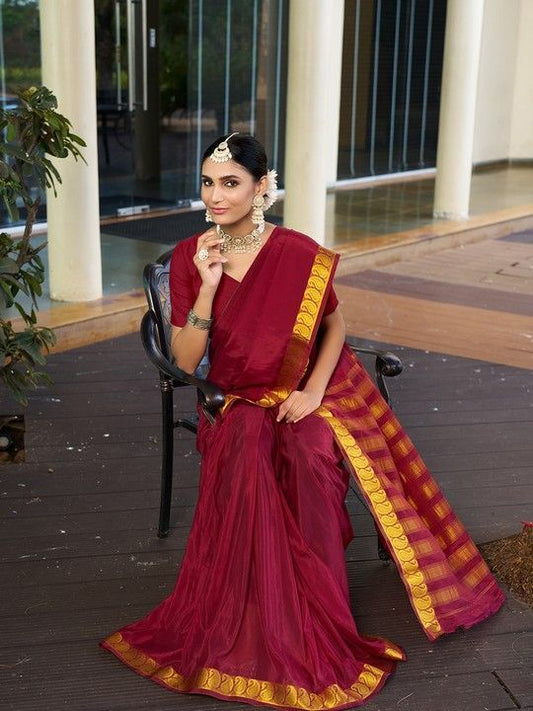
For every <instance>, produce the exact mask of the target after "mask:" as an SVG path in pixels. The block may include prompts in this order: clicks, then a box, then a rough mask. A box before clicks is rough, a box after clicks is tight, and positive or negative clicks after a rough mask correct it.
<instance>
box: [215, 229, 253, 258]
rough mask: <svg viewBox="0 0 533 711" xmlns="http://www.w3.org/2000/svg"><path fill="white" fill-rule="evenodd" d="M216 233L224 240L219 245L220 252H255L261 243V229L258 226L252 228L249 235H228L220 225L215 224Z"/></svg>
mask: <svg viewBox="0 0 533 711" xmlns="http://www.w3.org/2000/svg"><path fill="white" fill-rule="evenodd" d="M217 234H218V235H219V236H220V237H222V239H223V240H224V241H223V242H222V244H221V245H220V251H221V252H235V253H236V254H244V253H245V252H257V250H258V249H259V247H260V246H261V245H262V244H263V239H262V237H261V231H260V230H259V228H256V229H255V230H252V231H251V232H250V234H249V235H243V236H242V237H241V236H239V235H229V234H228V233H227V232H224V230H223V229H222V227H221V226H220V225H217Z"/></svg>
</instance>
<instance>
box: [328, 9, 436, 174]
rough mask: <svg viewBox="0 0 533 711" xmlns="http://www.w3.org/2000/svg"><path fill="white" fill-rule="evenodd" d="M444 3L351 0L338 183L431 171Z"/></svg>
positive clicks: (345, 43) (344, 67) (347, 22)
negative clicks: (371, 177) (412, 171)
mask: <svg viewBox="0 0 533 711" xmlns="http://www.w3.org/2000/svg"><path fill="white" fill-rule="evenodd" d="M445 19H446V0H425V1H424V2H421V1H420V0H418V2H417V0H364V2H362V1H361V0H346V4H345V25H344V49H343V53H344V56H343V73H342V95H341V127H340V137H339V138H340V140H339V163H338V177H339V178H350V177H362V176H369V175H383V174H386V173H397V172H401V171H406V170H416V169H419V168H426V167H432V166H434V165H435V160H436V152H437V127H438V117H439V100H440V83H441V73H442V57H443V49H444V27H445Z"/></svg>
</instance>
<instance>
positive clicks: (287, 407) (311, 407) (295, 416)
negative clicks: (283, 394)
mask: <svg viewBox="0 0 533 711" xmlns="http://www.w3.org/2000/svg"><path fill="white" fill-rule="evenodd" d="M323 396H324V393H320V392H317V391H314V390H305V389H304V390H293V392H292V393H291V394H290V395H289V397H288V398H287V399H286V400H285V401H284V402H282V403H281V405H280V406H279V411H278V416H277V418H276V420H277V421H278V422H282V421H285V422H299V421H300V420H302V419H303V418H304V417H307V415H310V414H311V413H312V412H314V411H315V410H317V409H318V408H319V407H320V405H321V403H322V398H323Z"/></svg>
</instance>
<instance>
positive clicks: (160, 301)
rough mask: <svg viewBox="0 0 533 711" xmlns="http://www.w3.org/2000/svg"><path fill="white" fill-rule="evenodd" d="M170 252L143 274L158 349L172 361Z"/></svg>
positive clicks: (148, 265)
mask: <svg viewBox="0 0 533 711" xmlns="http://www.w3.org/2000/svg"><path fill="white" fill-rule="evenodd" d="M171 256H172V250H170V251H169V252H165V254H163V255H161V257H159V259H158V260H157V262H156V263H153V264H147V265H146V266H145V268H144V272H143V283H144V292H145V294H146V299H147V301H148V307H149V308H150V310H151V311H153V312H154V314H155V316H156V322H157V329H158V336H159V347H160V348H161V351H162V353H163V355H164V356H165V358H167V359H168V360H172V354H171V352H170V333H171V328H172V326H171V322H170V315H171V305H170V286H169V270H170V258H171Z"/></svg>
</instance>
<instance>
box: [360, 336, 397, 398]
mask: <svg viewBox="0 0 533 711" xmlns="http://www.w3.org/2000/svg"><path fill="white" fill-rule="evenodd" d="M346 343H347V344H348V346H349V347H350V348H351V349H352V351H354V352H356V353H367V354H368V355H373V356H374V357H375V359H376V381H377V384H378V388H379V391H380V393H381V394H382V395H383V397H384V398H385V401H386V402H387V404H390V395H389V390H388V388H387V385H386V383H385V381H384V380H383V378H384V377H385V378H394V377H396V376H397V375H400V373H401V372H402V370H403V363H402V361H401V360H400V359H399V358H398V356H397V355H396V354H394V353H390V352H389V351H382V350H379V349H377V348H366V347H363V346H359V345H357V339H355V338H353V337H352V336H347V338H346Z"/></svg>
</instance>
